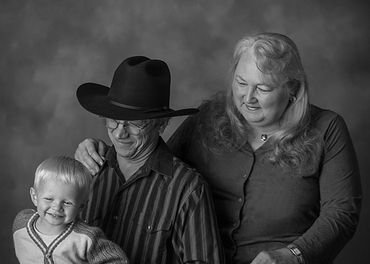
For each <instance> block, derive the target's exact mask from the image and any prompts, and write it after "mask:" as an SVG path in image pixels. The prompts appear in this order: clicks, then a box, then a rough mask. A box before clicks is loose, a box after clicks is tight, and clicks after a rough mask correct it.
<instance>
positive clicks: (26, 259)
mask: <svg viewBox="0 0 370 264" xmlns="http://www.w3.org/2000/svg"><path fill="white" fill-rule="evenodd" d="M38 218H39V215H38V213H37V212H35V211H34V210H31V209H26V210H23V211H21V212H19V213H18V215H17V216H16V218H15V220H14V223H13V239H14V246H15V253H16V256H17V258H18V260H19V262H20V263H21V264H31V263H32V264H34V263H44V264H54V263H55V264H62V263H68V264H71V263H76V264H77V263H111V264H122V263H124V264H126V263H128V259H127V257H126V255H125V253H124V252H123V251H122V249H121V248H120V247H119V246H117V245H116V244H114V243H113V242H111V241H109V240H108V239H106V238H105V236H104V234H103V232H102V231H101V230H100V229H99V228H96V227H91V226H88V225H87V224H85V223H83V222H81V221H74V222H72V223H70V224H69V225H68V227H67V228H66V230H65V231H63V232H62V233H61V234H59V235H57V236H54V237H52V236H43V235H41V234H40V233H38V232H37V230H36V229H35V223H36V220H37V219H38ZM42 237H44V240H43V239H42ZM46 238H49V240H50V241H49V242H50V243H48V242H47V241H46V240H47V239H46Z"/></svg>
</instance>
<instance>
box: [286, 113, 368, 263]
mask: <svg viewBox="0 0 370 264" xmlns="http://www.w3.org/2000/svg"><path fill="white" fill-rule="evenodd" d="M324 142H325V143H324V144H325V149H324V157H323V162H322V165H321V173H320V180H319V184H320V197H321V201H320V203H321V208H320V215H319V217H318V218H317V219H316V221H315V222H314V224H313V225H312V226H311V228H309V229H308V230H307V231H306V232H305V233H304V234H303V235H302V236H301V237H299V238H298V239H297V240H296V241H294V242H293V243H294V244H295V245H297V246H298V248H299V249H300V250H301V251H302V254H303V257H304V258H305V261H306V264H309V263H330V262H331V261H333V259H334V258H335V257H336V255H337V254H338V253H339V252H340V250H341V249H342V248H343V247H344V246H345V244H346V243H347V242H348V241H349V240H350V239H351V238H352V236H353V235H354V233H355V230H356V227H357V224H358V221H359V213H360V208H361V199H362V191H361V182H360V174H359V169H358V163H357V158H356V154H355V151H354V148H353V145H352V141H351V138H350V135H349V132H348V129H347V126H346V124H345V122H344V120H343V119H342V118H341V117H340V116H336V117H335V118H334V119H332V120H331V121H330V123H329V125H328V127H327V129H326V132H325V134H324Z"/></svg>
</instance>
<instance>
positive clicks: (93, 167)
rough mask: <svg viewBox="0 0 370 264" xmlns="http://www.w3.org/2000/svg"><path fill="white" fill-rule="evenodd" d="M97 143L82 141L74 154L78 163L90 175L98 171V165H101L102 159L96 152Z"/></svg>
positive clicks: (87, 140) (89, 139)
mask: <svg viewBox="0 0 370 264" xmlns="http://www.w3.org/2000/svg"><path fill="white" fill-rule="evenodd" d="M96 148H97V142H96V140H94V139H91V138H87V139H85V140H84V141H82V142H81V143H80V144H79V145H78V147H77V149H76V152H75V159H76V160H78V161H80V162H81V163H82V164H83V165H84V166H85V167H86V168H87V169H88V170H89V171H90V173H91V174H92V175H95V174H96V173H97V172H98V171H99V165H102V164H103V159H102V158H101V157H100V156H99V154H98V153H97V152H96V151H97V150H96Z"/></svg>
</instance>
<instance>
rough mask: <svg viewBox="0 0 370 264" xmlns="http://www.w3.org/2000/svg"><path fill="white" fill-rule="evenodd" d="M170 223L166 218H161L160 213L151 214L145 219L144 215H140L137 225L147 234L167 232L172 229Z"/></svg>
mask: <svg viewBox="0 0 370 264" xmlns="http://www.w3.org/2000/svg"><path fill="white" fill-rule="evenodd" d="M171 222H172V221H171V220H170V219H168V217H167V218H166V217H163V216H162V214H161V213H157V212H156V213H153V214H152V215H151V216H149V217H146V216H145V213H141V214H140V219H139V225H140V226H141V228H142V229H143V230H145V232H146V233H148V234H156V233H159V232H169V231H171V229H172V223H171Z"/></svg>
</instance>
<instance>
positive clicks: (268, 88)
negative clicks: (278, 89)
mask: <svg viewBox="0 0 370 264" xmlns="http://www.w3.org/2000/svg"><path fill="white" fill-rule="evenodd" d="M257 89H258V90H259V91H261V92H266V93H267V92H271V91H272V89H271V88H270V87H268V86H257Z"/></svg>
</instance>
